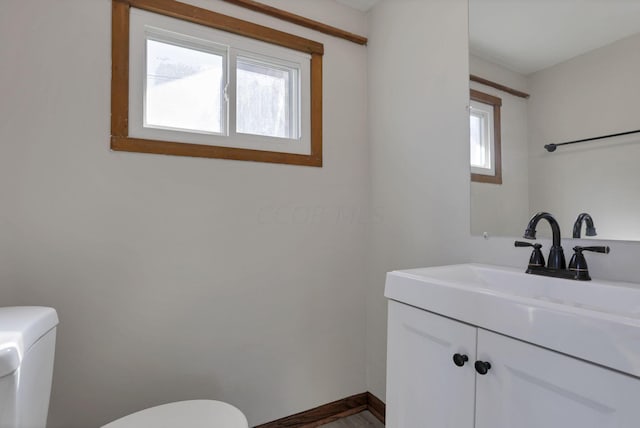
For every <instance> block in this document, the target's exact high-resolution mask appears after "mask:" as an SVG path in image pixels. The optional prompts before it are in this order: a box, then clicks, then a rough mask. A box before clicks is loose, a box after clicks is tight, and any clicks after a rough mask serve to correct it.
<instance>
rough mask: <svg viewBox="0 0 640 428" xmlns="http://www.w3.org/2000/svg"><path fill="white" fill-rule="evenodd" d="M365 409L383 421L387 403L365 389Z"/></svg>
mask: <svg viewBox="0 0 640 428" xmlns="http://www.w3.org/2000/svg"><path fill="white" fill-rule="evenodd" d="M367 410H369V412H371V414H372V415H373V416H375V417H376V418H377V419H378V420H379V421H380V422H382V423H385V415H386V413H387V405H386V404H384V402H383V401H382V400H381V399H379V398H378V397H376V396H375V395H373V394H372V393H370V392H368V391H367Z"/></svg>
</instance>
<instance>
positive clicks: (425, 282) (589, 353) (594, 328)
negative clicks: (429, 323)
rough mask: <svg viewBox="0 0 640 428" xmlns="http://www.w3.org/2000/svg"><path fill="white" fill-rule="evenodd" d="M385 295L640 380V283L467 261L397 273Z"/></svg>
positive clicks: (390, 274) (389, 280) (390, 277)
mask: <svg viewBox="0 0 640 428" xmlns="http://www.w3.org/2000/svg"><path fill="white" fill-rule="evenodd" d="M385 296H386V297H387V298H390V299H393V300H397V301H399V302H402V303H406V304H409V305H412V306H416V307H419V308H422V309H425V310H428V311H431V312H435V313H438V314H441V315H445V316H448V317H451V318H454V319H458V320H461V321H463V322H468V323H469V324H473V325H477V326H479V327H482V328H485V329H488V330H492V331H495V332H498V333H502V334H505V335H507V336H510V337H515V338H517V339H521V340H524V341H527V342H530V343H534V344H537V345H540V346H544V347H547V348H549V349H554V350H557V351H559V352H563V353H566V354H568V355H573V356H575V357H578V358H582V359H586V360H588V361H593V362H596V363H598V364H601V365H604V366H606V367H610V368H613V369H615V370H619V371H622V372H625V373H628V374H632V375H634V376H639V377H640V285H636V284H629V283H620V282H607V281H599V280H593V281H574V280H568V279H559V278H550V277H544V276H539V275H530V274H526V273H524V272H523V271H521V270H518V269H513V268H505V267H498V266H489V265H480V264H464V265H451V266H440V267H431V268H421V269H411V270H404V271H395V272H390V273H389V274H387V286H386V289H385Z"/></svg>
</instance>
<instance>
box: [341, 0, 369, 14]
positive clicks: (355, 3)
mask: <svg viewBox="0 0 640 428" xmlns="http://www.w3.org/2000/svg"><path fill="white" fill-rule="evenodd" d="M336 1H337V2H338V3H341V4H344V5H345V6H349V7H352V8H354V9H358V10H361V11H363V12H366V11H368V10H369V9H371V8H372V7H373V6H374V5H375V4H376V3H378V2H379V1H380V0H336Z"/></svg>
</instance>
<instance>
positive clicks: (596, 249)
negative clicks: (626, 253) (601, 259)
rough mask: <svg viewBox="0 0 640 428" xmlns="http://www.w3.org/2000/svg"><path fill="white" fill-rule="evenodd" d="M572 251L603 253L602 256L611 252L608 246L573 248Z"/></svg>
mask: <svg viewBox="0 0 640 428" xmlns="http://www.w3.org/2000/svg"><path fill="white" fill-rule="evenodd" d="M573 251H580V252H582V251H592V252H594V253H603V254H609V253H610V252H611V248H609V247H608V246H603V247H598V246H596V247H573Z"/></svg>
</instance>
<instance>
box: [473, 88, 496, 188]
mask: <svg viewBox="0 0 640 428" xmlns="http://www.w3.org/2000/svg"><path fill="white" fill-rule="evenodd" d="M501 106H502V100H501V99H500V98H498V97H494V96H492V95H489V94H485V93H483V92H479V91H476V90H473V89H472V90H471V103H470V109H469V129H470V149H471V150H470V153H471V159H470V164H471V181H476V182H481V183H493V184H502V161H501V158H502V156H501V144H500V107H501Z"/></svg>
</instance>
